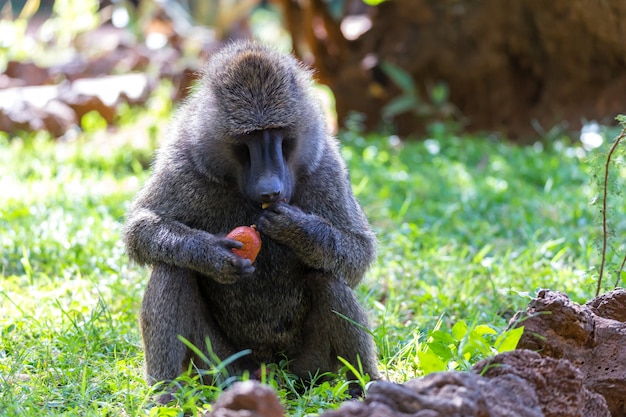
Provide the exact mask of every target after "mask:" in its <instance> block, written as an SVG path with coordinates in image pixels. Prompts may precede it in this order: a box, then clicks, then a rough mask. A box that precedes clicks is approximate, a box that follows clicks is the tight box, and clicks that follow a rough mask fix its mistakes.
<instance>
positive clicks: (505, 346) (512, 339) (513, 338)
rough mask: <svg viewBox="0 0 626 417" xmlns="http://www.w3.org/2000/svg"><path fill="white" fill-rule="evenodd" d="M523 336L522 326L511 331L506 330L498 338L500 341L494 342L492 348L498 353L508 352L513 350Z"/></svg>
mask: <svg viewBox="0 0 626 417" xmlns="http://www.w3.org/2000/svg"><path fill="white" fill-rule="evenodd" d="M522 334H524V326H520V327H516V328H514V329H511V330H507V331H506V332H504V333H503V334H502V335H501V336H500V337H502V340H499V339H500V337H499V338H498V340H496V343H495V344H494V347H495V348H496V350H497V351H498V353H502V352H508V351H510V350H514V349H515V348H516V347H517V344H518V343H519V340H520V338H521V337H522Z"/></svg>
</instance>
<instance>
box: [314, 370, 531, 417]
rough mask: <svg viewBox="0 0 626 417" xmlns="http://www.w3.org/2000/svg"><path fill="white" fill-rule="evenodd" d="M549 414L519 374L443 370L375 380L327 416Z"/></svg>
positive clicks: (520, 416)
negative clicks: (398, 380)
mask: <svg viewBox="0 0 626 417" xmlns="http://www.w3.org/2000/svg"><path fill="white" fill-rule="evenodd" d="M357 416H358V417H366V416H368V417H370V416H371V417H387V416H394V417H409V416H411V417H444V416H445V417H474V416H475V417H513V416H516V417H543V414H542V412H541V408H540V407H539V401H538V399H537V394H536V393H535V392H534V390H533V387H532V385H530V384H529V383H528V382H527V381H525V380H524V379H522V378H520V377H518V376H516V375H513V374H504V375H498V376H496V377H495V378H491V379H489V378H484V377H481V376H480V375H478V374H475V373H471V372H441V373H435V374H430V375H428V376H426V377H424V378H420V379H415V380H412V381H409V382H407V383H406V384H404V385H399V384H393V383H390V382H377V383H375V384H373V385H372V386H371V387H370V388H369V390H368V392H367V397H366V398H365V400H364V401H363V402H351V403H346V404H344V405H343V406H341V407H340V408H339V409H337V410H333V411H328V412H326V413H324V414H322V416H321V417H357Z"/></svg>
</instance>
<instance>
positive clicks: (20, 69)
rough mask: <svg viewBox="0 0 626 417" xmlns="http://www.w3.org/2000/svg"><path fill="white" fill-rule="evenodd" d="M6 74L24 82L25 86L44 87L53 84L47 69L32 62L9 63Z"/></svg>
mask: <svg viewBox="0 0 626 417" xmlns="http://www.w3.org/2000/svg"><path fill="white" fill-rule="evenodd" d="M4 73H5V74H6V75H7V76H9V77H11V78H17V79H20V80H22V81H23V82H24V84H25V85H42V84H50V83H52V78H51V77H50V74H48V70H47V69H46V68H41V67H39V66H37V65H36V64H34V63H32V62H19V61H9V62H8V63H7V67H6V69H5V71H4Z"/></svg>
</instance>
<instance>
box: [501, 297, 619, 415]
mask: <svg viewBox="0 0 626 417" xmlns="http://www.w3.org/2000/svg"><path fill="white" fill-rule="evenodd" d="M625 317H626V291H625V290H622V289H620V290H615V291H612V292H610V293H608V294H604V295H602V296H601V297H598V298H596V299H594V300H592V301H590V302H589V303H588V304H586V305H584V306H581V305H578V304H576V303H574V302H572V301H571V300H569V298H568V297H567V296H566V295H565V294H562V293H559V292H554V291H548V290H542V291H540V292H539V294H538V295H537V298H535V299H534V300H533V301H532V302H531V303H530V304H529V306H528V308H527V309H526V311H524V312H520V313H518V314H516V315H515V317H513V319H512V320H511V325H510V326H512V327H517V326H520V325H522V326H524V334H523V335H522V338H521V339H520V342H519V345H518V348H520V349H522V348H523V349H531V350H536V351H538V352H539V354H540V355H541V356H544V357H547V356H549V357H553V358H564V359H567V360H569V361H570V362H572V363H573V364H574V365H575V366H577V367H578V369H579V370H580V371H581V372H582V376H583V382H584V385H585V386H586V387H587V388H588V389H589V390H591V391H594V392H596V393H598V394H601V395H602V396H603V397H604V398H605V400H606V403H607V405H608V408H609V410H610V412H611V415H612V416H613V417H624V416H626V361H625V360H624V358H626V324H625V323H624V318H625Z"/></svg>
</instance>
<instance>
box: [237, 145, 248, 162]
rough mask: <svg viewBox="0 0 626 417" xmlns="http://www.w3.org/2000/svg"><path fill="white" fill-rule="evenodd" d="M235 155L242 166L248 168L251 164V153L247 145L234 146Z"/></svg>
mask: <svg viewBox="0 0 626 417" xmlns="http://www.w3.org/2000/svg"><path fill="white" fill-rule="evenodd" d="M233 155H235V158H236V159H237V161H239V163H240V164H241V165H244V166H247V165H248V164H250V151H249V150H248V146H247V145H243V144H242V145H235V146H233Z"/></svg>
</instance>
